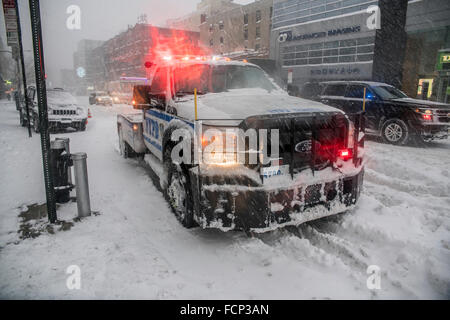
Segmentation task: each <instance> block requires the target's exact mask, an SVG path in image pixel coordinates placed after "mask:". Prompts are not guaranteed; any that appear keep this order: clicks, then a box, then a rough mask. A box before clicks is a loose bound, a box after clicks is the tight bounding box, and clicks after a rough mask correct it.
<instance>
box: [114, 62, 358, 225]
mask: <svg viewBox="0 0 450 320" xmlns="http://www.w3.org/2000/svg"><path fill="white" fill-rule="evenodd" d="M148 73H149V74H148V78H149V79H150V85H149V86H135V87H134V94H133V106H134V109H135V110H133V112H130V113H124V114H119V115H118V116H117V130H118V135H119V145H120V152H121V154H122V155H123V156H124V157H131V156H135V155H143V156H144V157H145V160H146V162H147V163H149V164H150V166H151V168H152V169H153V171H154V172H155V174H156V175H157V176H158V178H159V180H160V184H161V187H162V190H163V192H164V195H165V197H166V199H167V201H168V203H169V205H170V207H171V209H172V211H173V212H174V214H175V216H176V217H177V218H178V220H179V221H180V222H181V223H182V224H183V225H184V226H185V227H188V228H190V227H194V226H200V227H202V228H218V229H221V230H224V231H228V230H245V231H254V232H265V231H268V230H273V229H275V228H278V227H280V226H286V225H298V224H301V223H304V222H306V221H311V220H315V219H319V218H323V217H326V216H330V215H334V214H338V213H341V212H344V211H346V210H348V209H350V208H352V207H353V206H354V205H355V203H356V202H357V200H358V197H359V194H360V191H361V187H362V182H363V174H364V161H363V154H364V121H363V118H364V117H362V116H361V114H355V115H346V114H344V113H343V112H342V111H340V110H338V109H335V108H332V107H329V106H327V105H324V104H322V103H319V102H314V101H310V100H304V99H300V98H297V97H291V96H289V95H288V94H287V93H286V92H285V91H283V90H282V89H281V88H280V87H278V86H277V85H276V84H275V83H274V82H273V81H272V80H271V79H270V78H269V77H268V76H267V74H266V73H265V72H264V71H263V70H262V69H261V68H260V67H258V66H256V65H254V64H251V63H247V62H246V61H231V60H229V59H227V58H217V57H212V58H209V57H190V56H186V57H182V58H176V57H164V58H163V59H161V60H160V61H158V62H156V63H153V64H152V66H151V68H150V69H149V72H148ZM211 132H213V133H212V134H211ZM220 147H221V148H220Z"/></svg>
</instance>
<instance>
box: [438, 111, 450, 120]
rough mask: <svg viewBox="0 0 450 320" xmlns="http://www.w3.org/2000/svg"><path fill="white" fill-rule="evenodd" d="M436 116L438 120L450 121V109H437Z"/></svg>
mask: <svg viewBox="0 0 450 320" xmlns="http://www.w3.org/2000/svg"><path fill="white" fill-rule="evenodd" d="M436 113H437V117H438V121H439V122H444V123H448V122H450V116H449V115H450V110H437V111H436Z"/></svg>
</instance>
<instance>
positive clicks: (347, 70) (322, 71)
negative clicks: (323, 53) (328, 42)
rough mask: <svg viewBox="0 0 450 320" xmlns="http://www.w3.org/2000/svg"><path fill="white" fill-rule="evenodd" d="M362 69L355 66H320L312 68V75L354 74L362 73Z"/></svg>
mask: <svg viewBox="0 0 450 320" xmlns="http://www.w3.org/2000/svg"><path fill="white" fill-rule="evenodd" d="M360 73H361V70H360V69H359V68H355V67H342V68H340V67H337V68H318V69H312V70H311V75H312V76H327V75H354V74H360Z"/></svg>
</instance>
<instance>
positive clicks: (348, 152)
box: [338, 149, 353, 161]
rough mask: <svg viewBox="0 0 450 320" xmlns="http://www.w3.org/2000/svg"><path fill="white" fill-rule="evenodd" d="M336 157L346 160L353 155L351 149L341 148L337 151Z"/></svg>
mask: <svg viewBox="0 0 450 320" xmlns="http://www.w3.org/2000/svg"><path fill="white" fill-rule="evenodd" d="M338 157H339V158H341V159H342V160H344V161H346V160H348V159H351V158H352V157H353V152H352V149H341V150H339V151H338Z"/></svg>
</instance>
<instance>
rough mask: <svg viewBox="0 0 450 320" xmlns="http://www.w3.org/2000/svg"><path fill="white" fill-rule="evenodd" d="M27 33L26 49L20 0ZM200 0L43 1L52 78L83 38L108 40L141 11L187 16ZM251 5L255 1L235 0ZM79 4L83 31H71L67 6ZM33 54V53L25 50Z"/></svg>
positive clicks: (159, 20)
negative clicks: (67, 22)
mask: <svg viewBox="0 0 450 320" xmlns="http://www.w3.org/2000/svg"><path fill="white" fill-rule="evenodd" d="M18 1H19V6H20V7H19V8H20V11H21V12H20V16H21V24H22V32H23V33H24V38H23V42H24V49H25V50H30V49H31V47H32V43H31V36H30V31H31V27H30V23H29V20H30V16H29V11H28V1H27V0H18ZM199 2H200V0H41V14H42V29H43V38H44V55H45V64H46V66H45V67H46V72H47V75H48V80H49V81H53V83H54V84H55V85H56V84H58V82H59V71H60V69H63V68H72V67H73V66H72V61H73V59H72V56H73V52H74V51H75V50H76V45H77V42H78V41H79V40H81V39H95V40H107V39H109V38H111V37H113V36H114V35H116V34H117V33H119V32H121V31H124V30H126V28H127V26H128V25H134V24H135V23H136V21H137V17H138V16H139V15H140V14H147V20H148V22H149V23H151V24H153V25H157V26H161V25H164V24H165V21H166V20H167V19H168V18H175V17H179V16H183V15H185V14H188V13H189V12H192V11H194V10H195V8H196V5H197V3H199ZM234 2H236V3H240V4H247V3H250V2H252V0H235V1H234ZM73 4H75V5H78V6H79V7H80V9H81V30H68V29H67V28H66V20H67V18H68V14H67V13H66V10H67V7H68V6H70V5H73ZM0 11H1V13H0V37H1V38H2V40H3V41H4V42H6V41H5V37H6V35H5V25H4V17H3V11H2V10H1V9H0ZM25 54H26V55H30V54H31V53H30V52H28V53H25Z"/></svg>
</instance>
